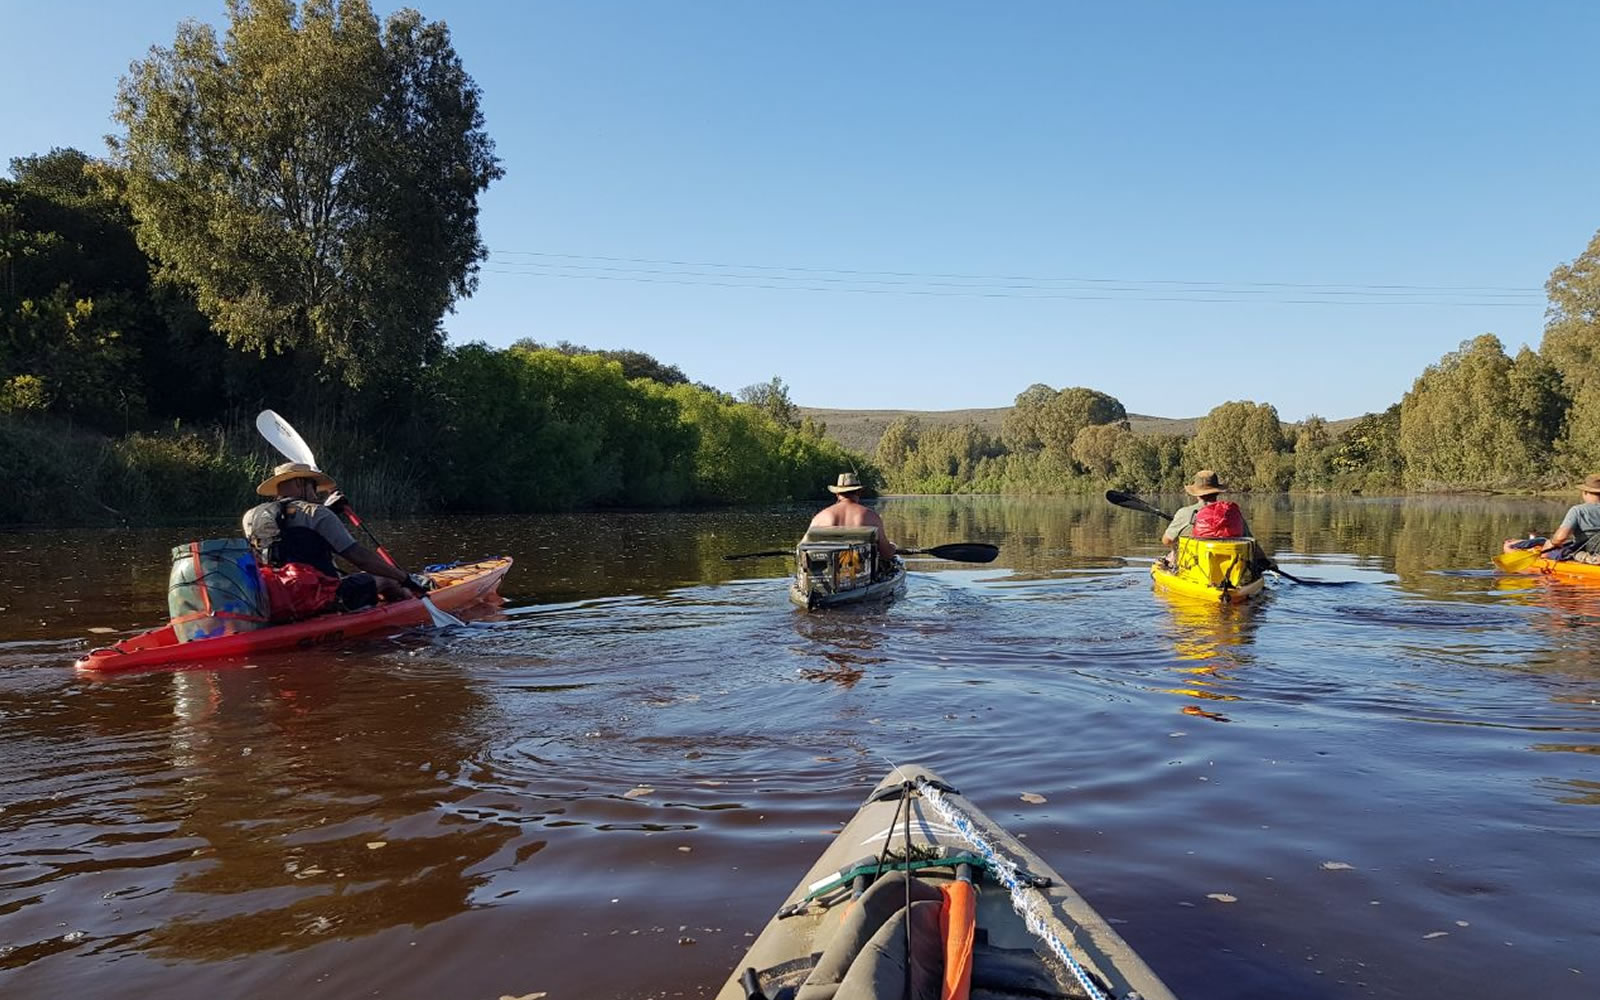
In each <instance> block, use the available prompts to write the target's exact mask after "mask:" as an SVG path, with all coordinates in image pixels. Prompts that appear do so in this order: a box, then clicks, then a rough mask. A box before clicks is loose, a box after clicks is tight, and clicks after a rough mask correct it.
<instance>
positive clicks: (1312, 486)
mask: <svg viewBox="0 0 1600 1000" xmlns="http://www.w3.org/2000/svg"><path fill="white" fill-rule="evenodd" d="M1332 446H1333V435H1331V434H1329V433H1328V422H1327V421H1326V420H1324V419H1322V418H1321V417H1319V416H1317V415H1316V414H1312V415H1311V416H1308V417H1306V418H1305V420H1303V421H1301V422H1300V429H1299V431H1298V432H1296V434H1295V438H1294V485H1295V487H1296V488H1297V489H1302V490H1325V489H1327V488H1328V487H1329V485H1331V484H1332V482H1333V462H1332V459H1333V447H1332Z"/></svg>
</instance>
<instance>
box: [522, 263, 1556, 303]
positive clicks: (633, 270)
mask: <svg viewBox="0 0 1600 1000" xmlns="http://www.w3.org/2000/svg"><path fill="white" fill-rule="evenodd" d="M491 263H497V264H500V265H501V266H502V267H512V268H517V269H518V271H502V272H497V273H549V272H552V271H553V270H554V269H556V268H559V269H561V270H562V271H574V270H575V271H582V272H591V271H607V272H612V273H617V274H649V275H671V276H678V277H696V278H713V279H724V280H741V281H779V282H800V281H821V282H827V283H829V284H833V285H862V284H865V285H889V286H899V287H906V286H924V287H926V286H931V287H942V288H954V289H970V290H997V291H1024V290H1031V291H1049V292H1057V291H1062V290H1063V289H1060V288H1057V287H1055V286H1052V285H1048V284H1042V283H1036V282H1044V281H1047V280H1050V279H1033V282H1026V281H1022V280H1018V281H1015V282H1011V283H1006V284H995V283H987V284H968V283H962V282H954V281H940V280H928V281H908V280H904V279H897V278H833V277H826V276H823V275H822V274H807V275H806V276H804V277H794V276H791V275H784V274H759V275H754V274H741V273H739V272H738V271H734V270H726V271H700V270H677V269H669V268H647V267H617V266H611V265H603V264H547V263H544V262H542V261H504V260H498V261H491ZM705 266H708V267H709V266H711V265H705ZM528 268H533V269H535V270H532V271H525V270H524V269H528ZM867 273H883V272H867ZM582 276H583V275H573V277H582ZM591 276H592V275H591ZM1104 280H1105V281H1106V282H1108V283H1106V284H1101V285H1098V286H1091V287H1095V288H1098V289H1099V290H1102V291H1108V292H1112V293H1116V294H1117V295H1126V294H1127V293H1143V292H1150V291H1156V290H1160V291H1163V292H1171V291H1180V292H1191V293H1193V294H1196V295H1206V296H1216V295H1250V296H1268V295H1277V294H1282V293H1283V292H1284V291H1287V290H1288V289H1290V288H1294V289H1295V290H1299V287H1302V286H1285V287H1283V288H1258V287H1224V286H1222V284H1221V283H1217V284H1216V285H1215V286H1214V287H1194V288H1186V287H1178V286H1177V283H1175V282H1174V283H1169V285H1168V287H1164V288H1161V289H1152V288H1149V287H1146V286H1144V285H1142V284H1139V283H1128V284H1125V285H1112V284H1109V281H1110V280H1111V279H1104ZM1247 284H1248V283H1247ZM752 287H757V286H752ZM773 287H780V286H773ZM784 287H786V286H784ZM1303 287H1304V288H1306V289H1312V288H1327V289H1328V290H1326V291H1308V292H1307V294H1314V295H1318V296H1352V297H1362V298H1380V299H1385V298H1393V299H1401V298H1405V299H1415V298H1417V297H1418V296H1428V297H1432V298H1437V297H1439V296H1441V295H1442V294H1443V293H1442V292H1427V291H1386V290H1376V289H1375V290H1372V291H1362V290H1358V289H1354V288H1347V287H1342V286H1303ZM1418 287H1422V286H1418ZM1068 290H1070V289H1068ZM1523 294H1525V293H1520V292H1519V293H1509V292H1489V291H1486V292H1484V293H1483V295H1485V296H1487V297H1490V298H1500V299H1511V298H1513V297H1515V296H1520V295H1523ZM1034 297H1038V296H1034ZM1201 301H1210V299H1204V300H1201ZM1240 301H1248V300H1243V299H1241V300H1240ZM1503 304H1533V303H1532V302H1531V301H1526V302H1524V303H1503Z"/></svg>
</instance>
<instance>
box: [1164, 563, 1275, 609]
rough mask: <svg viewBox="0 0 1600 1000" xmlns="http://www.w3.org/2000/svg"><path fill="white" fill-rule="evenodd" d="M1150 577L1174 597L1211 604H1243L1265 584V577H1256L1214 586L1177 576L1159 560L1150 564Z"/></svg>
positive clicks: (1264, 586) (1264, 587) (1261, 589)
mask: <svg viewBox="0 0 1600 1000" xmlns="http://www.w3.org/2000/svg"><path fill="white" fill-rule="evenodd" d="M1150 579H1151V580H1152V581H1153V582H1154V583H1155V585H1156V589H1158V590H1161V591H1164V592H1166V593H1168V594H1171V595H1173V596H1174V597H1184V598H1190V599H1193V600H1197V601H1209V602H1210V603H1212V604H1244V603H1246V602H1248V601H1250V600H1252V599H1254V598H1255V597H1257V596H1259V595H1260V593H1261V592H1262V591H1263V590H1264V589H1266V586H1267V580H1266V578H1265V577H1257V578H1256V579H1254V580H1251V581H1250V582H1249V583H1245V584H1241V585H1239V586H1237V587H1227V588H1223V587H1214V586H1212V585H1211V584H1209V583H1202V582H1200V581H1198V580H1191V579H1189V578H1187V577H1184V576H1179V575H1178V574H1176V573H1173V572H1172V571H1170V570H1168V569H1167V568H1166V567H1165V566H1163V565H1162V564H1161V563H1159V562H1158V563H1154V564H1152V565H1151V567H1150Z"/></svg>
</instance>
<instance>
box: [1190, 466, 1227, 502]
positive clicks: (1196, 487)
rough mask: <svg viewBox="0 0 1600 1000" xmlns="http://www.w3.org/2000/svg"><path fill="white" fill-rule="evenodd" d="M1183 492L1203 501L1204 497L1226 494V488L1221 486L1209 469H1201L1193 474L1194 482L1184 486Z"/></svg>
mask: <svg viewBox="0 0 1600 1000" xmlns="http://www.w3.org/2000/svg"><path fill="white" fill-rule="evenodd" d="M1183 492H1185V493H1187V494H1189V495H1190V496H1192V497H1199V498H1201V499H1205V498H1206V497H1214V496H1216V495H1217V494H1219V493H1226V492H1228V488H1227V487H1226V486H1224V485H1222V482H1221V480H1219V479H1218V478H1217V474H1216V473H1215V472H1212V471H1211V470H1210V469H1201V470H1200V471H1199V472H1196V473H1195V474H1194V482H1192V483H1189V484H1188V485H1186V486H1184V488H1183Z"/></svg>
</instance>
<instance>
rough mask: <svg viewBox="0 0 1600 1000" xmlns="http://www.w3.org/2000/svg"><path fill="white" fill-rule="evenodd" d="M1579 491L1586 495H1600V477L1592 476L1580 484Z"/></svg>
mask: <svg viewBox="0 0 1600 1000" xmlns="http://www.w3.org/2000/svg"><path fill="white" fill-rule="evenodd" d="M1578 489H1580V490H1582V491H1583V492H1585V493H1600V475H1595V476H1590V477H1589V478H1588V479H1585V480H1584V481H1583V482H1581V483H1579V484H1578Z"/></svg>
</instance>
